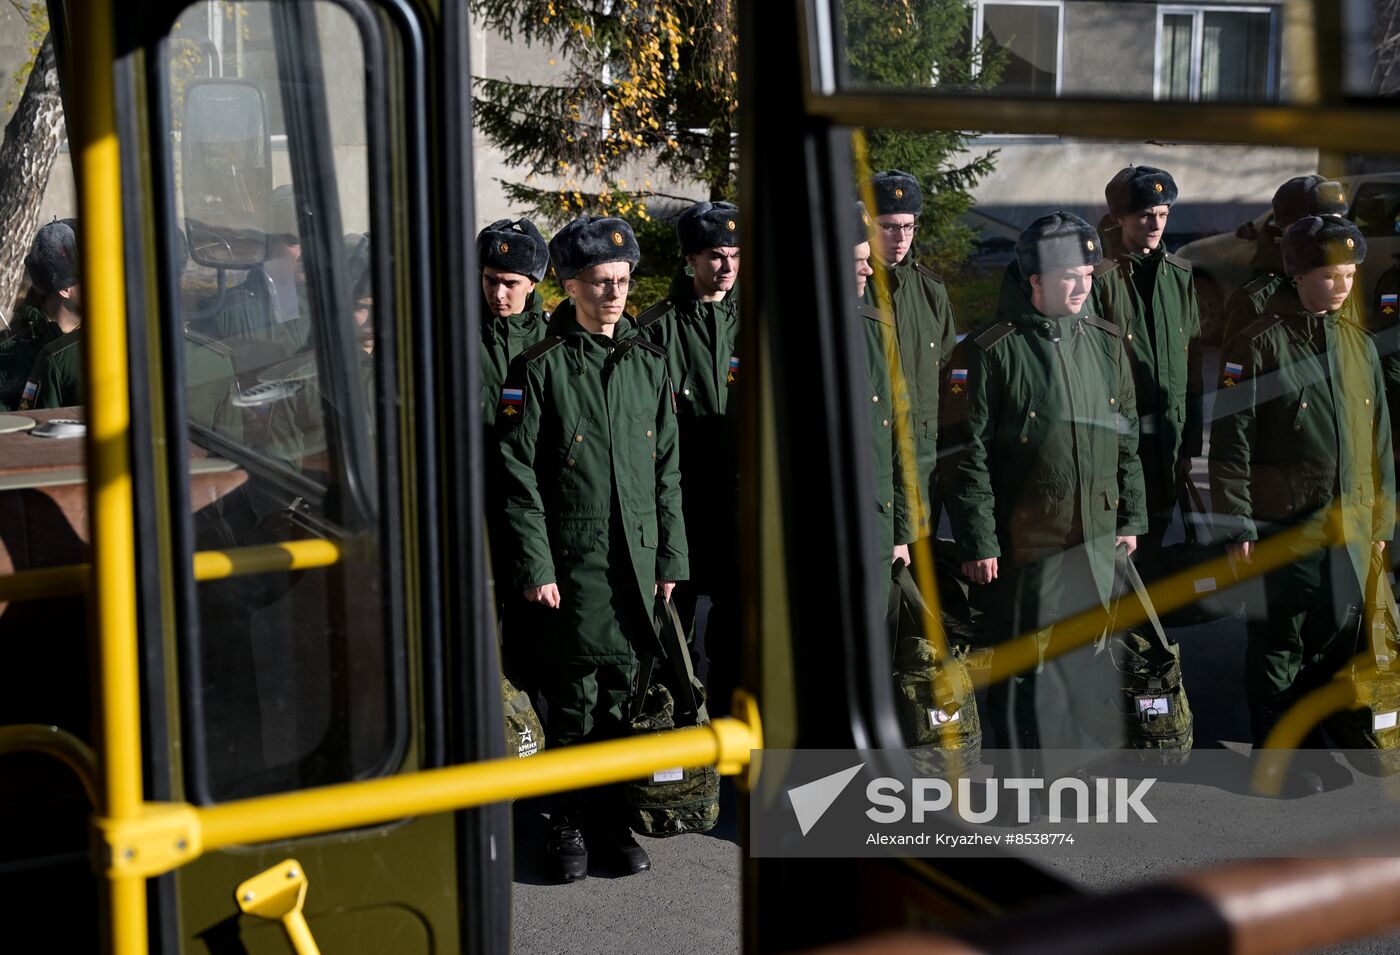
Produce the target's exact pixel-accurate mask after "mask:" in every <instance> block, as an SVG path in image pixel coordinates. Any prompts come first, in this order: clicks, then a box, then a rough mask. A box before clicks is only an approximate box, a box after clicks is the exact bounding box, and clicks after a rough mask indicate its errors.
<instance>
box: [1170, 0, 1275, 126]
mask: <svg viewBox="0 0 1400 955" xmlns="http://www.w3.org/2000/svg"><path fill="white" fill-rule="evenodd" d="M1275 48H1276V43H1275V26H1274V11H1273V9H1272V8H1270V7H1204V6H1190V7H1187V6H1163V7H1161V8H1159V9H1158V12H1157V74H1156V81H1155V84H1154V86H1155V94H1156V97H1157V99H1178V100H1191V101H1200V100H1223V101H1237V102H1254V103H1257V102H1260V101H1264V100H1272V99H1274V98H1275V97H1276V94H1277V59H1278V58H1277V55H1276V49H1275Z"/></svg>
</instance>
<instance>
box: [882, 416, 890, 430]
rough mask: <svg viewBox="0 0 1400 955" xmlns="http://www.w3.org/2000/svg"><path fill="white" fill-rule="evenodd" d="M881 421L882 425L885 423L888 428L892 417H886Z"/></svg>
mask: <svg viewBox="0 0 1400 955" xmlns="http://www.w3.org/2000/svg"><path fill="white" fill-rule="evenodd" d="M880 423H881V424H882V425H884V426H885V427H886V428H888V427H889V426H890V419H889V418H886V419H885V420H884V421H881V422H880Z"/></svg>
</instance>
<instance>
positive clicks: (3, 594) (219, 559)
mask: <svg viewBox="0 0 1400 955" xmlns="http://www.w3.org/2000/svg"><path fill="white" fill-rule="evenodd" d="M344 554H345V545H343V544H339V543H336V542H335V541H328V540H320V539H316V540H299V541H287V542H285V543H282V544H259V545H257V546H255V547H234V548H230V549H229V550H202V551H200V552H199V553H197V554H195V555H194V579H195V580H201V581H203V580H222V579H224V578H226V577H244V576H248V575H250V574H264V573H269V572H271V571H279V570H310V569H312V568H315V567H330V566H331V565H333V564H337V563H339V562H340V561H341V559H342V558H343V557H344ZM91 575H92V565H91V564H65V565H63V566H61V567H42V568H39V569H38V570H21V571H17V572H16V573H13V574H5V575H3V576H0V603H5V602H8V601H14V600H41V599H44V598H47V597H70V596H73V595H75V594H81V593H84V592H85V591H86V590H87V584H88V581H89V580H90V579H91Z"/></svg>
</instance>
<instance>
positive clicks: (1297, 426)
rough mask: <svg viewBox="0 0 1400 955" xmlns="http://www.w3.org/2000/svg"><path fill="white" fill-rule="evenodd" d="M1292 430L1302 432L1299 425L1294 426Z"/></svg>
mask: <svg viewBox="0 0 1400 955" xmlns="http://www.w3.org/2000/svg"><path fill="white" fill-rule="evenodd" d="M1293 430H1294V431H1302V430H1303V426H1302V425H1301V424H1295V425H1294V426H1293Z"/></svg>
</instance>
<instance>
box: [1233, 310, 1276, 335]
mask: <svg viewBox="0 0 1400 955" xmlns="http://www.w3.org/2000/svg"><path fill="white" fill-rule="evenodd" d="M1282 321H1283V316H1282V315H1265V316H1263V317H1262V318H1259V319H1257V320H1255V321H1253V322H1250V323H1249V324H1248V325H1246V326H1245V327H1244V329H1243V330H1242V331H1241V332H1240V337H1241V338H1258V337H1259V336H1260V335H1262V334H1264V333H1265V332H1267V331H1268V330H1269V329H1271V328H1273V327H1274V326H1275V325H1278V324H1280V323H1282Z"/></svg>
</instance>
